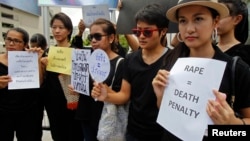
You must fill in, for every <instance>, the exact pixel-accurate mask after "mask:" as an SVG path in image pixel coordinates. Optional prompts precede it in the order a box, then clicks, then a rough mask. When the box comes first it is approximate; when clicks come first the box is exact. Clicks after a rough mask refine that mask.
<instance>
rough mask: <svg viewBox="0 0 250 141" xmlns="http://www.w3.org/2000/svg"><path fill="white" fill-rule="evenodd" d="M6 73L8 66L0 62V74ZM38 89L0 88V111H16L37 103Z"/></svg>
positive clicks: (26, 108)
mask: <svg viewBox="0 0 250 141" xmlns="http://www.w3.org/2000/svg"><path fill="white" fill-rule="evenodd" d="M2 75H8V67H7V66H5V65H4V64H2V63H0V76H2ZM38 93H39V89H37V88H34V89H16V90H8V87H6V88H3V89H0V113H2V114H3V113H17V112H23V111H25V110H28V109H30V108H32V107H33V106H34V105H36V104H37V100H38Z"/></svg>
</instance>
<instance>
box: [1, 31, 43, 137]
mask: <svg viewBox="0 0 250 141" xmlns="http://www.w3.org/2000/svg"><path fill="white" fill-rule="evenodd" d="M4 41H5V47H6V53H4V54H0V133H1V134H0V139H1V140H4V141H13V140H14V135H16V138H17V140H18V141H39V140H41V136H40V135H38V132H39V133H40V132H41V129H38V128H37V125H38V124H39V122H40V121H39V120H38V115H39V113H38V110H39V106H38V94H39V90H40V89H38V88H37V89H15V90H10V89H8V84H9V82H11V81H12V78H11V76H9V75H8V72H9V71H8V66H9V63H11V62H8V54H9V52H11V51H25V49H26V50H28V51H34V52H37V53H38V55H39V58H38V59H40V58H41V56H42V54H43V50H42V49H40V48H37V47H35V48H32V49H27V48H28V44H29V34H28V33H27V31H25V30H24V29H22V28H12V29H10V30H8V31H7V33H6V35H5V37H4ZM38 62H40V61H39V60H38ZM39 73H40V84H41V83H42V80H43V79H42V77H43V76H42V69H41V65H40V63H39Z"/></svg>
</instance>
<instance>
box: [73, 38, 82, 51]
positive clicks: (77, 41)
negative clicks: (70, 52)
mask: <svg viewBox="0 0 250 141" xmlns="http://www.w3.org/2000/svg"><path fill="white" fill-rule="evenodd" d="M71 46H73V47H76V48H79V49H83V40H82V37H81V36H78V35H76V36H75V37H74V38H73V39H72V42H71Z"/></svg>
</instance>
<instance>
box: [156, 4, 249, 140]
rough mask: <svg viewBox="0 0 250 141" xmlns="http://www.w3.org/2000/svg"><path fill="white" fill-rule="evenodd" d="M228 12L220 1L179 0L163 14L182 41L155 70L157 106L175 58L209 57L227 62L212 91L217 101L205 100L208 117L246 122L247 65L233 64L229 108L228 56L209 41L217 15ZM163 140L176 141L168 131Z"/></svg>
mask: <svg viewBox="0 0 250 141" xmlns="http://www.w3.org/2000/svg"><path fill="white" fill-rule="evenodd" d="M228 14H229V11H228V9H227V8H226V7H225V6H224V5H223V4H220V3H218V2H216V1H207V0H198V1H197V0H193V1H192V0H191V1H190V0H182V1H180V2H179V3H178V5H176V6H174V7H172V8H170V9H169V10H168V12H167V17H168V19H169V20H171V21H173V22H177V23H178V26H179V32H180V33H179V35H178V36H179V38H180V39H182V41H183V42H182V43H181V44H179V46H178V47H176V48H175V49H174V50H173V52H172V53H171V54H170V55H169V56H168V57H167V60H166V64H165V69H162V70H159V72H158V73H157V75H156V76H155V78H154V80H153V82H152V84H153V87H154V91H155V94H156V96H157V100H158V106H160V104H161V99H162V96H163V92H164V89H165V87H166V86H167V84H168V83H169V82H168V77H169V70H170V69H171V68H172V66H173V64H174V63H175V62H176V60H177V59H178V58H179V57H200V58H212V59H216V60H221V61H225V62H227V66H226V69H225V72H224V75H223V78H222V82H221V85H220V88H219V90H218V91H216V90H215V91H213V92H214V95H215V97H216V99H217V100H209V101H208V103H207V108H206V111H207V113H208V115H209V117H210V118H211V119H212V121H213V122H214V124H240V125H243V124H250V98H249V93H250V89H249V84H250V72H249V66H248V65H247V64H246V63H244V62H243V61H242V60H239V61H238V63H237V64H236V77H235V82H236V85H235V88H236V95H235V103H234V109H232V108H231V107H230V105H229V102H230V99H231V97H230V94H231V88H230V86H231V84H230V83H231V80H232V77H231V68H232V57H230V56H228V55H226V54H224V53H223V52H222V51H221V50H220V49H219V48H218V47H217V46H215V45H213V44H212V38H211V36H212V34H213V31H214V30H215V29H216V27H217V24H218V22H219V20H220V18H224V17H226V16H228ZM208 83H209V82H208ZM223 93H225V94H226V95H227V96H226V97H227V98H226V99H225V98H223ZM217 109H220V110H217ZM236 112H238V113H240V114H241V115H242V118H240V117H237V116H236V115H235V113H236ZM164 139H165V140H169V141H171V140H173V141H176V140H180V139H178V138H177V137H175V136H173V135H172V134H170V132H168V131H166V134H165V138H164ZM205 139H206V138H205Z"/></svg>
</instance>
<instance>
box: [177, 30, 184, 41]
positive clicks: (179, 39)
mask: <svg viewBox="0 0 250 141" xmlns="http://www.w3.org/2000/svg"><path fill="white" fill-rule="evenodd" d="M177 40H178V41H179V42H183V40H181V34H180V32H178V33H177Z"/></svg>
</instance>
